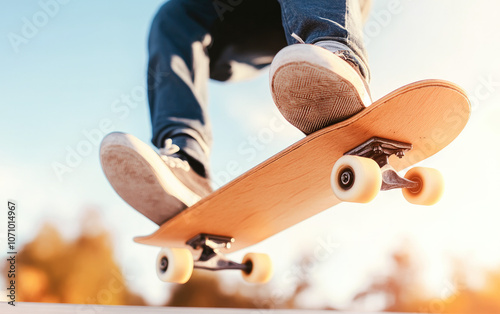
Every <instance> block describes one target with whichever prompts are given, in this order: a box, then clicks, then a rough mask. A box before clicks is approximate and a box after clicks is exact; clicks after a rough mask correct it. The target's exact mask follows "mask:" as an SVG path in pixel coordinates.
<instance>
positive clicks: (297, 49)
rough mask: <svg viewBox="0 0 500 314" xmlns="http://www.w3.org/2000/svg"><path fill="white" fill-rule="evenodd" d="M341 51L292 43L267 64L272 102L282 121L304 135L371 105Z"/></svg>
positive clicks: (359, 77) (361, 80) (357, 74)
mask: <svg viewBox="0 0 500 314" xmlns="http://www.w3.org/2000/svg"><path fill="white" fill-rule="evenodd" d="M343 52H344V51H335V52H331V51H329V50H327V49H325V48H321V47H318V46H315V45H309V44H296V45H291V46H287V47H285V48H283V49H282V50H281V51H280V52H278V54H277V55H276V57H275V58H274V60H273V62H272V64H271V70H270V80H269V81H270V88H271V94H272V96H273V99H274V102H275V103H276V105H277V107H278V109H279V110H280V112H281V113H282V114H283V116H284V117H285V119H286V120H288V121H289V122H290V123H291V124H292V125H294V126H295V127H297V128H298V129H299V130H301V131H302V132H304V133H305V134H310V133H313V132H315V131H317V130H319V129H322V128H324V127H326V126H329V125H332V124H335V123H337V122H340V121H342V120H345V119H347V118H349V117H351V116H353V115H355V114H356V113H358V112H360V111H361V110H363V109H364V108H365V107H366V106H368V105H370V104H371V98H370V93H369V89H368V84H367V83H366V81H365V80H364V78H363V76H362V75H361V73H360V71H359V69H358V67H357V65H355V64H354V63H353V62H352V61H347V60H346V59H347V58H345V55H346V54H344V53H343Z"/></svg>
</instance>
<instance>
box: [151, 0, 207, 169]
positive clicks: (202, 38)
mask: <svg viewBox="0 0 500 314" xmlns="http://www.w3.org/2000/svg"><path fill="white" fill-rule="evenodd" d="M216 19H217V13H216V11H215V9H214V7H213V5H212V1H202V0H170V1H168V2H167V3H165V4H164V5H163V6H162V7H161V8H160V9H159V11H158V13H157V14H156V16H155V18H154V20H153V22H152V25H151V30H150V34H149V43H148V48H149V65H148V98H149V107H150V114H151V124H152V129H153V138H152V142H153V144H154V145H155V146H157V147H159V148H160V147H162V146H163V145H164V143H163V141H164V140H165V139H166V138H171V137H175V136H176V135H183V136H181V137H179V138H178V139H177V141H181V142H180V143H177V142H176V140H175V138H174V144H177V145H179V146H180V147H182V148H183V149H184V150H185V151H186V153H187V154H188V155H189V156H190V157H193V158H195V159H196V160H197V161H199V162H200V163H202V164H204V165H205V164H207V165H208V154H209V150H210V145H211V142H212V138H211V131H210V122H209V119H208V110H207V105H208V95H207V88H208V86H207V83H208V79H209V57H208V54H207V47H208V46H209V45H210V44H211V36H210V32H209V30H210V28H211V27H212V25H213V24H214V21H215V20H216ZM186 135H187V136H186ZM186 141H188V143H186ZM190 143H191V144H190Z"/></svg>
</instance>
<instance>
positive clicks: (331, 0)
mask: <svg viewBox="0 0 500 314" xmlns="http://www.w3.org/2000/svg"><path fill="white" fill-rule="evenodd" d="M279 2H280V4H281V10H282V15H283V27H284V29H285V34H286V38H287V41H288V43H289V44H295V43H297V38H296V37H294V36H292V34H294V33H295V34H296V35H297V36H298V37H300V38H301V39H302V40H303V41H304V42H305V43H307V44H316V45H320V46H321V45H325V46H327V47H328V45H336V46H338V47H339V48H341V49H342V50H345V51H346V54H348V56H349V57H350V58H352V59H353V61H354V62H356V64H357V65H358V66H359V67H360V71H361V73H362V74H363V76H364V77H365V78H366V79H367V80H368V79H369V75H370V74H369V69H368V62H367V57H366V50H365V47H364V44H363V33H362V31H363V19H364V17H363V13H364V14H366V7H367V6H368V5H369V3H368V1H367V0H310V1H299V0H279Z"/></svg>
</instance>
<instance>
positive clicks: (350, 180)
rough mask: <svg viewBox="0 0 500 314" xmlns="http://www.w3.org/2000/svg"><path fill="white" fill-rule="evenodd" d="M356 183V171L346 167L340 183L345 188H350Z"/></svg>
mask: <svg viewBox="0 0 500 314" xmlns="http://www.w3.org/2000/svg"><path fill="white" fill-rule="evenodd" d="M353 184H354V172H353V171H352V169H351V168H346V169H344V170H342V172H341V173H340V176H339V185H340V186H341V187H342V188H343V189H345V190H348V189H350V188H351V187H352V185H353Z"/></svg>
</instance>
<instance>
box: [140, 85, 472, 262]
mask: <svg viewBox="0 0 500 314" xmlns="http://www.w3.org/2000/svg"><path fill="white" fill-rule="evenodd" d="M469 115H470V102H469V100H468V98H467V96H466V94H465V92H464V91H463V90H462V89H461V88H459V87H458V86H456V85H454V84H452V83H449V82H446V81H439V80H427V81H420V82H416V83H413V84H409V85H407V86H404V87H402V88H400V89H398V90H396V91H394V92H392V93H390V94H388V95H387V96H385V97H383V98H382V99H380V100H378V101H376V102H375V103H373V104H372V105H371V106H369V107H368V108H367V109H365V110H363V111H362V112H360V113H359V114H357V115H355V116H353V117H351V118H350V119H348V120H346V121H343V122H341V123H338V124H336V125H333V126H330V127H327V128H325V129H322V130H319V131H317V132H315V133H313V134H311V135H309V136H307V137H305V138H304V139H302V140H300V141H299V142H297V143H295V144H293V145H291V146H290V147H288V148H287V149H285V150H283V151H282V152H280V153H278V154H276V155H274V156H273V157H271V158H269V159H268V160H266V161H265V162H263V163H261V164H259V165H257V166H256V167H254V168H253V169H251V170H249V171H248V172H246V173H244V174H243V175H241V176H240V177H238V178H236V179H235V180H233V181H232V182H230V183H228V184H227V185H225V186H223V187H222V188H220V189H219V190H217V191H215V192H214V193H213V194H211V195H209V196H208V197H206V198H204V199H202V200H201V201H199V202H198V203H196V204H195V205H194V206H192V207H190V208H188V209H186V210H185V211H183V212H182V213H180V214H179V215H177V216H176V217H174V218H172V219H171V220H169V221H167V222H166V223H165V224H163V225H162V226H161V227H160V228H159V229H158V230H157V231H156V232H155V233H153V234H152V235H149V236H144V237H137V238H135V241H136V242H138V243H143V244H149V245H155V246H163V247H185V242H186V241H187V240H188V239H190V238H191V237H193V236H195V235H197V234H199V233H209V234H216V235H225V236H231V237H234V238H235V239H236V242H235V243H234V244H233V245H232V247H231V249H228V250H227V251H226V252H232V251H236V250H239V249H242V248H245V247H247V246H250V245H252V244H255V243H258V242H260V241H262V240H264V239H266V238H268V237H270V236H272V235H274V234H276V233H278V232H280V231H282V230H284V229H287V228H289V227H291V226H293V225H295V224H297V223H299V222H301V221H303V220H304V219H307V218H309V217H311V216H313V215H316V214H318V213H320V212H321V211H323V210H325V209H328V208H330V207H332V206H334V205H336V204H338V203H340V201H339V200H338V199H337V198H336V197H335V196H334V194H333V192H332V190H331V188H330V172H331V169H332V167H333V165H334V163H335V161H336V160H337V159H338V158H340V157H341V156H342V155H343V154H344V153H345V152H346V151H348V150H350V149H352V148H354V147H356V146H358V145H359V144H361V143H363V142H365V141H366V140H368V139H369V138H371V137H373V136H378V137H383V138H388V139H392V140H397V141H403V142H408V143H412V144H413V149H412V150H411V151H410V152H408V153H407V154H406V156H405V157H404V158H403V159H399V158H397V157H395V156H392V157H391V158H390V162H391V164H392V165H393V167H394V168H395V169H396V170H398V171H399V170H402V169H404V168H407V167H409V166H411V165H413V164H415V163H417V162H419V161H421V160H423V159H425V158H427V157H429V156H432V155H434V154H435V153H437V152H438V151H440V150H441V149H443V148H444V147H445V146H446V145H448V144H449V143H450V142H451V141H453V140H454V139H455V138H456V137H457V136H458V134H459V133H460V132H461V131H462V129H463V128H464V126H465V125H466V123H467V121H468V119H469Z"/></svg>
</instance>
